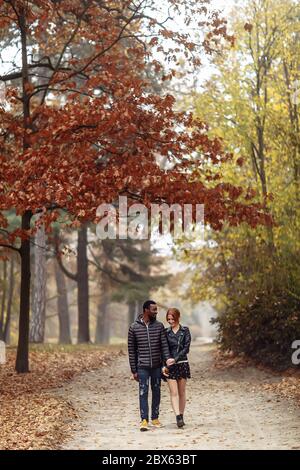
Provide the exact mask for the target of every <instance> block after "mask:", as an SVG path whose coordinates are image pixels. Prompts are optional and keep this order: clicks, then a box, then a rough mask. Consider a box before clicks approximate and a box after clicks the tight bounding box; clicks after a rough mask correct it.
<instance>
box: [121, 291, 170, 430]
mask: <svg viewBox="0 0 300 470" xmlns="http://www.w3.org/2000/svg"><path fill="white" fill-rule="evenodd" d="M157 313H158V310H157V305H156V303H155V302H154V301H153V300H147V301H146V302H145V303H144V305H143V314H142V315H140V316H139V317H138V319H137V320H136V321H135V322H134V323H132V325H131V326H130V328H129V332H128V353H129V363H130V368H131V372H132V374H133V378H134V379H135V380H136V381H137V382H139V402H140V413H141V424H140V430H141V431H147V430H148V424H149V406H148V391H149V378H150V379H151V390H152V408H151V420H152V425H153V426H155V427H161V424H160V422H159V419H158V416H159V405H160V385H161V366H162V359H163V360H165V361H166V363H167V366H170V365H172V364H174V363H175V360H174V359H172V358H171V355H170V350H169V346H168V342H167V338H166V333H165V327H164V325H163V324H162V323H161V322H158V321H157V320H156V316H157Z"/></svg>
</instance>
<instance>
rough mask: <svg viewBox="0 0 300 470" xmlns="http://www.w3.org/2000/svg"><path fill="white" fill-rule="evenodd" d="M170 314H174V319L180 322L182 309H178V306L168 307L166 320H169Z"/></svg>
mask: <svg viewBox="0 0 300 470" xmlns="http://www.w3.org/2000/svg"><path fill="white" fill-rule="evenodd" d="M168 315H172V317H173V318H174V320H175V321H176V322H179V318H180V311H179V310H178V308H174V307H172V308H168V311H167V315H166V320H167V321H168Z"/></svg>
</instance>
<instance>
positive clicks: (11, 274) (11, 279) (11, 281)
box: [4, 256, 15, 344]
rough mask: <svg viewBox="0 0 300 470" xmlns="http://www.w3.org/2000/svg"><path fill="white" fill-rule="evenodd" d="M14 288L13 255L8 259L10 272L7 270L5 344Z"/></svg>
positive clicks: (7, 340) (8, 329)
mask: <svg viewBox="0 0 300 470" xmlns="http://www.w3.org/2000/svg"><path fill="white" fill-rule="evenodd" d="M14 288H15V277H14V257H13V256H12V257H11V259H10V272H9V288H8V299H7V312H6V320H5V326H4V341H5V343H6V344H9V343H10V322H11V310H12V302H13V296H14Z"/></svg>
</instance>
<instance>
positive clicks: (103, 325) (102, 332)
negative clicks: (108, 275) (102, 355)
mask: <svg viewBox="0 0 300 470" xmlns="http://www.w3.org/2000/svg"><path fill="white" fill-rule="evenodd" d="M100 295H101V297H100V301H99V304H98V312H97V324H96V336H95V342H96V343H98V344H99V343H100V344H109V340H110V322H109V311H108V305H109V284H108V280H107V279H105V276H102V279H101V294H100Z"/></svg>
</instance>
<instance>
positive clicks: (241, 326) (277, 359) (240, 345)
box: [212, 291, 300, 370]
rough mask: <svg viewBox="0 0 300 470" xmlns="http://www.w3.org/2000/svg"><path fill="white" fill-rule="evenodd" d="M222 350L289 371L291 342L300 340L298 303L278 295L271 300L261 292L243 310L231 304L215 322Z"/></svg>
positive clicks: (288, 297) (299, 310) (293, 298)
mask: <svg viewBox="0 0 300 470" xmlns="http://www.w3.org/2000/svg"><path fill="white" fill-rule="evenodd" d="M212 322H213V323H216V324H217V328H218V342H219V343H220V344H221V349H223V350H231V351H233V352H234V353H236V354H241V353H244V354H246V355H247V356H249V357H252V358H254V359H255V360H257V361H258V362H260V363H262V364H265V365H267V366H271V367H272V368H274V369H277V370H284V369H286V368H287V367H291V366H292V365H293V364H292V362H291V356H292V353H293V349H291V345H292V342H293V341H294V340H295V339H300V302H299V300H297V299H296V298H295V297H291V296H290V295H288V294H286V293H283V292H277V293H276V294H275V295H274V294H273V295H272V297H270V295H267V294H266V292H264V291H262V292H260V293H259V294H256V296H255V297H254V299H253V301H252V302H250V303H248V304H247V305H246V307H245V306H242V305H241V303H240V302H239V301H235V302H233V303H232V304H231V305H230V306H229V307H227V308H226V310H225V311H224V312H223V314H221V315H220V316H219V317H218V318H216V319H214V320H213V321H212Z"/></svg>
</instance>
